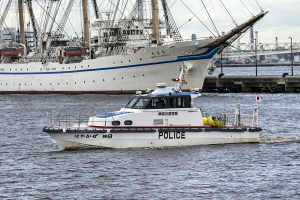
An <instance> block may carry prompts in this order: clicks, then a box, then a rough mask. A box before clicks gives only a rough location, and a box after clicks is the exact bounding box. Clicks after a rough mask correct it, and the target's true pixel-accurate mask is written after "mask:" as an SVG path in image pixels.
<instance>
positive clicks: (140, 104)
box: [133, 98, 149, 109]
mask: <svg viewBox="0 0 300 200" xmlns="http://www.w3.org/2000/svg"><path fill="white" fill-rule="evenodd" d="M148 100H149V99H146V98H140V99H139V100H138V101H137V102H136V104H135V105H134V107H133V108H138V109H140V108H143V107H144V106H145V105H146V104H147V102H148Z"/></svg>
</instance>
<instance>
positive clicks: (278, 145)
mask: <svg viewBox="0 0 300 200" xmlns="http://www.w3.org/2000/svg"><path fill="white" fill-rule="evenodd" d="M260 97H261V99H262V101H261V102H260V103H259V124H260V125H261V126H262V128H263V131H262V132H261V142H260V143H255V144H226V145H207V146H192V147H176V148H161V149H160V148H158V149H144V148H140V149H94V150H72V151H64V150H62V149H61V147H60V146H59V145H58V144H56V143H55V142H54V140H52V138H51V137H50V136H48V135H47V134H46V133H43V132H42V128H43V126H44V125H45V117H46V113H47V112H48V113H50V112H52V113H54V114H58V112H59V111H61V112H77V113H78V112H86V113H94V112H95V111H96V112H99V113H104V112H108V111H113V110H118V109H119V108H120V107H121V105H124V104H126V103H127V101H128V100H129V99H130V98H131V95H119V96H118V95H0V106H1V112H0V113H1V114H0V117H1V121H0V127H1V131H0V138H1V139H0V152H1V154H0V198H1V199H42V198H48V199H186V198H192V199H254V198H255V199H271V198H281V199H297V198H300V190H299V183H300V180H299V179H300V178H299V177H300V155H299V150H300V140H299V139H298V138H299V137H300V136H299V135H300V131H299V128H300V126H299V121H300V117H299V109H300V108H299V105H300V100H299V94H267V93H264V94H260ZM236 103H241V112H242V113H245V114H248V113H252V110H253V104H254V103H255V94H241V93H240V94H230V93H227V94H224V93H222V94H219V93H218V94H216V93H204V94H203V95H202V96H201V97H200V98H197V99H196V100H195V106H196V107H200V106H201V107H202V109H203V110H204V111H206V112H212V113H213V112H219V113H220V112H221V113H223V112H224V110H226V113H232V114H233V113H234V112H235V105H236Z"/></svg>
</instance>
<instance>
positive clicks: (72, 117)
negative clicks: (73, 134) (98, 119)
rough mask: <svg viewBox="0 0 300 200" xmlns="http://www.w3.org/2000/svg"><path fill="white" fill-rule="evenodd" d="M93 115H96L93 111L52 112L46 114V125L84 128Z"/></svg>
mask: <svg viewBox="0 0 300 200" xmlns="http://www.w3.org/2000/svg"><path fill="white" fill-rule="evenodd" d="M91 116H95V113H94V114H91V113H61V112H59V113H58V115H56V116H53V115H52V113H50V114H48V113H47V116H46V122H45V126H46V127H65V128H70V127H72V128H74V127H76V128H83V127H87V125H88V120H89V118H90V117H91Z"/></svg>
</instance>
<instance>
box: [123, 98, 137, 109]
mask: <svg viewBox="0 0 300 200" xmlns="http://www.w3.org/2000/svg"><path fill="white" fill-rule="evenodd" d="M137 100H138V99H137V98H132V99H131V100H130V101H129V102H128V104H127V105H126V108H132V106H133V105H134V104H135V102H136V101H137Z"/></svg>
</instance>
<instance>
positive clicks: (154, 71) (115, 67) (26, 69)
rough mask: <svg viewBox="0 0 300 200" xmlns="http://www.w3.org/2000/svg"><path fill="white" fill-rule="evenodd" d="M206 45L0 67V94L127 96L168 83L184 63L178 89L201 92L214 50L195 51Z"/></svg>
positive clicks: (187, 45)
mask: <svg viewBox="0 0 300 200" xmlns="http://www.w3.org/2000/svg"><path fill="white" fill-rule="evenodd" d="M209 41H211V39H207V40H201V41H197V42H196V41H192V42H183V43H176V44H174V45H169V46H160V47H151V48H145V49H141V50H140V51H138V52H136V53H134V52H133V53H132V54H130V55H115V56H106V57H98V58H96V59H91V60H83V61H82V62H80V63H69V64H59V63H45V64H42V63H41V62H31V63H2V64H0V93H132V92H134V91H136V90H145V89H146V88H150V89H154V88H155V87H156V85H155V84H156V83H157V82H166V80H167V82H166V83H167V84H172V81H171V79H172V78H176V77H177V76H178V73H177V72H178V70H176V69H179V68H180V67H181V65H182V63H183V61H185V62H187V64H189V65H190V66H192V68H191V70H190V71H189V73H188V74H187V79H186V83H185V84H184V85H183V88H182V89H183V90H188V89H190V88H200V90H201V88H202V85H203V81H204V78H205V75H206V70H207V67H208V64H209V62H210V60H211V58H212V57H213V56H214V55H215V54H216V52H217V51H218V49H219V48H215V49H208V48H199V47H201V46H204V45H205V44H207V43H208V42H209ZM197 47H198V48H199V49H198V50H197V51H193V53H190V52H189V51H190V50H193V49H195V48H197ZM168 81H169V82H168Z"/></svg>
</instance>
